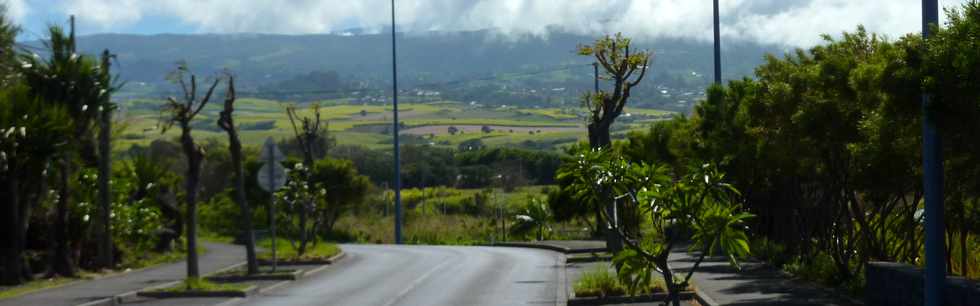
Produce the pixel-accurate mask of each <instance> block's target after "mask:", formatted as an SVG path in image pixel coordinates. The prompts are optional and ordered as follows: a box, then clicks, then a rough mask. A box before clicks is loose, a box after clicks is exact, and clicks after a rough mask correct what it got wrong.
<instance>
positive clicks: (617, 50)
mask: <svg viewBox="0 0 980 306" xmlns="http://www.w3.org/2000/svg"><path fill="white" fill-rule="evenodd" d="M630 44H631V40H630V39H629V38H626V37H624V36H623V35H622V34H619V33H617V34H616V35H615V36H609V35H606V36H605V37H602V38H599V39H597V40H596V41H595V43H593V44H592V45H582V46H579V47H578V53H579V55H586V56H593V57H595V59H596V61H597V62H598V65H601V66H602V69H603V70H604V78H605V79H607V80H610V81H612V82H613V89H612V91H611V92H607V91H604V90H599V91H598V92H594V93H587V94H585V97H584V98H583V101H582V103H583V104H584V105H585V106H586V108H587V109H588V110H589V144H590V145H591V146H592V148H602V147H609V146H610V145H612V139H611V138H610V136H609V128H610V127H611V126H612V124H613V122H614V121H616V117H619V115H620V114H622V113H623V108H624V107H625V106H626V101H627V100H629V98H630V94H631V93H632V90H633V87H635V86H636V85H639V84H640V81H643V77H644V76H646V73H647V67H648V66H647V64H648V63H649V61H650V53H649V52H646V51H639V52H637V51H636V50H630ZM634 73H638V74H636V75H635V76H634Z"/></svg>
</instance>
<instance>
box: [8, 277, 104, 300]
mask: <svg viewBox="0 0 980 306" xmlns="http://www.w3.org/2000/svg"><path fill="white" fill-rule="evenodd" d="M84 279H88V277H77V278H67V277H54V278H46V279H35V280H32V281H29V282H27V283H24V284H22V285H18V286H13V287H0V300H2V299H8V298H12V297H17V296H21V295H24V294H28V293H31V292H35V291H38V290H43V289H48V288H54V287H58V286H62V285H65V284H69V283H72V282H74V281H78V280H84Z"/></svg>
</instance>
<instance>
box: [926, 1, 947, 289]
mask: <svg viewBox="0 0 980 306" xmlns="http://www.w3.org/2000/svg"><path fill="white" fill-rule="evenodd" d="M938 24H939V3H938V1H937V0H922V37H923V38H928V37H929V34H931V32H932V30H931V29H930V27H932V26H934V25H938ZM931 103H932V101H931V97H930V95H929V93H927V92H924V93H923V94H922V173H923V175H922V181H923V182H922V183H923V187H924V189H925V201H926V209H925V217H926V234H925V236H926V237H925V240H926V272H925V305H926V306H941V305H943V291H944V288H943V287H944V284H945V282H946V266H945V265H946V263H945V262H944V261H943V260H945V257H946V254H945V252H946V250H945V249H944V248H945V244H946V241H945V237H944V236H943V231H944V229H945V227H946V226H945V225H944V224H943V213H944V211H943V156H942V143H943V142H942V137H941V135H940V134H939V129H938V128H937V127H936V122H937V121H938V118H936V114H935V112H933V111H931V110H930V109H931V107H930V104H931Z"/></svg>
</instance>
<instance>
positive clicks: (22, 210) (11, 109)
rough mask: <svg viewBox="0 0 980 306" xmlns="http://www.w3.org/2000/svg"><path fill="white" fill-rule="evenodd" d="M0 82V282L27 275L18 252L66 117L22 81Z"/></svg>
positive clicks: (66, 130) (60, 146)
mask: <svg viewBox="0 0 980 306" xmlns="http://www.w3.org/2000/svg"><path fill="white" fill-rule="evenodd" d="M5 86H6V87H3V88H0V126H2V127H3V128H0V182H2V187H0V197H2V198H3V199H5V200H4V201H3V202H2V204H0V207H3V213H0V216H2V217H0V219H2V222H0V224H2V226H3V230H2V231H0V232H2V233H3V234H2V236H0V237H2V238H0V249H2V255H0V257H2V258H3V263H2V264H3V269H0V272H2V273H0V283H2V284H4V285H18V284H21V283H22V282H24V281H25V280H28V279H30V278H32V277H33V272H32V271H31V268H30V266H29V265H28V261H27V259H26V258H25V257H24V248H25V247H26V245H25V244H26V243H27V231H28V228H29V226H30V219H31V214H32V212H33V209H34V208H36V207H38V205H40V203H41V201H43V200H44V199H45V198H46V195H47V194H48V184H47V182H48V179H49V178H50V177H49V171H48V169H49V168H50V166H51V162H52V161H53V160H54V159H55V158H57V157H58V156H59V155H60V154H61V152H62V151H63V150H65V147H66V141H67V140H66V139H65V138H66V135H69V134H70V133H71V132H72V130H71V125H70V123H71V117H69V115H68V112H67V111H66V110H65V108H64V106H63V105H60V104H56V103H47V102H45V101H44V100H41V99H40V98H39V97H36V96H33V95H32V94H30V90H29V89H28V88H27V87H26V86H25V85H22V84H6V85H5Z"/></svg>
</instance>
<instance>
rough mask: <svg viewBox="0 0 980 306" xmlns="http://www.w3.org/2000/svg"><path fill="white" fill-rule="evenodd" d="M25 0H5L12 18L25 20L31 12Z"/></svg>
mask: <svg viewBox="0 0 980 306" xmlns="http://www.w3.org/2000/svg"><path fill="white" fill-rule="evenodd" d="M24 1H25V0H5V1H0V2H3V4H5V5H6V6H7V14H8V15H9V16H10V18H11V19H12V20H13V21H14V22H17V23H20V22H23V21H24V17H26V16H27V14H28V13H30V10H29V7H28V5H27V3H25V2H24Z"/></svg>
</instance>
